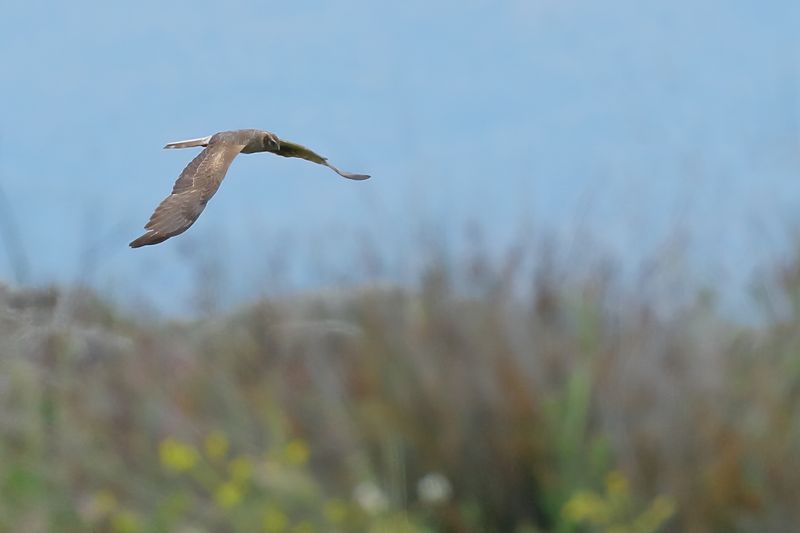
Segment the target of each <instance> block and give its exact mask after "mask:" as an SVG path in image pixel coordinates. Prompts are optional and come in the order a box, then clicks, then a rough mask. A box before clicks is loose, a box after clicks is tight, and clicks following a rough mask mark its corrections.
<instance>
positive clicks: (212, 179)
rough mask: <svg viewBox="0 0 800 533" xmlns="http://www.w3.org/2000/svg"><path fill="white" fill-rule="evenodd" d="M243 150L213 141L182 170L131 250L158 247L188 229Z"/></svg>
mask: <svg viewBox="0 0 800 533" xmlns="http://www.w3.org/2000/svg"><path fill="white" fill-rule="evenodd" d="M242 148H243V145H238V144H225V143H215V142H214V141H213V139H212V141H211V142H210V143H209V145H208V147H207V148H206V149H205V150H203V151H202V152H200V154H198V156H197V157H195V158H194V159H192V161H191V162H190V163H189V164H188V165H187V166H186V168H185V169H183V172H181V175H180V176H178V179H177V180H175V185H174V186H173V187H172V193H171V194H170V195H169V196H167V197H166V198H165V199H164V200H163V201H162V202H161V203H160V204H159V205H158V207H157V208H156V210H155V211H154V212H153V214H152V215H151V216H150V220H149V221H148V222H147V224H146V225H145V229H146V230H147V232H146V233H145V234H144V235H142V236H141V237H139V238H138V239H136V240H134V241H132V242H131V243H130V246H131V248H138V247H140V246H146V245H149V244H158V243H160V242H164V241H165V240H167V239H169V238H170V237H174V236H175V235H179V234H181V233H183V232H184V231H186V230H187V229H189V228H190V227H191V225H192V224H194V222H195V221H196V220H197V218H198V217H199V216H200V213H202V212H203V209H205V207H206V203H207V202H208V200H209V199H211V197H212V196H214V193H216V192H217V189H219V186H220V184H221V183H222V180H223V178H225V174H226V173H227V172H228V168H229V167H230V165H231V163H232V162H233V159H234V158H235V157H236V156H237V154H239V152H241V151H242Z"/></svg>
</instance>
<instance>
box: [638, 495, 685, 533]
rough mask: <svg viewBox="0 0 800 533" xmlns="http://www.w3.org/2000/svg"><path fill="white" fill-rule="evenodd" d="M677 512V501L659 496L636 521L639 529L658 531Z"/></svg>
mask: <svg viewBox="0 0 800 533" xmlns="http://www.w3.org/2000/svg"><path fill="white" fill-rule="evenodd" d="M673 514H675V502H673V501H672V500H671V499H670V498H667V497H666V496H658V497H656V499H654V500H653V502H652V503H651V504H650V506H649V507H648V508H647V510H645V511H644V512H643V513H642V514H641V515H640V516H639V517H638V518H637V519H636V521H635V522H634V526H635V528H636V530H637V531H658V530H659V529H661V527H662V526H663V525H664V523H665V522H666V521H667V520H669V519H670V518H672V515H673Z"/></svg>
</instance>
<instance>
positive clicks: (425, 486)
mask: <svg viewBox="0 0 800 533" xmlns="http://www.w3.org/2000/svg"><path fill="white" fill-rule="evenodd" d="M452 494H453V487H452V486H451V485H450V481H448V480H447V478H446V477H444V475H442V474H440V473H438V472H431V473H430V474H425V475H424V476H422V478H420V480H419V481H418V482H417V496H419V499H420V500H422V501H423V502H425V503H429V504H432V505H435V504H437V503H443V502H446V501H447V500H449V499H450V496H451V495H452Z"/></svg>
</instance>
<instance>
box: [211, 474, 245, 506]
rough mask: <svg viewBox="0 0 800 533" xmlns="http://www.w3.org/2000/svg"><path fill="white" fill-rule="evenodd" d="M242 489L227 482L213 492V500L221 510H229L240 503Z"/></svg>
mask: <svg viewBox="0 0 800 533" xmlns="http://www.w3.org/2000/svg"><path fill="white" fill-rule="evenodd" d="M243 496H244V495H243V494H242V489H240V488H239V486H238V485H236V483H233V482H232V481H227V482H225V483H223V484H222V485H220V486H219V487H217V490H216V491H214V500H215V501H216V502H217V505H219V506H220V507H222V508H223V509H230V508H231V507H233V506H235V505H237V504H238V503H239V502H240V501H242V497H243Z"/></svg>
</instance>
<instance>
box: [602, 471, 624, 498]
mask: <svg viewBox="0 0 800 533" xmlns="http://www.w3.org/2000/svg"><path fill="white" fill-rule="evenodd" d="M606 490H607V491H608V494H611V495H614V496H622V495H624V494H627V493H628V480H627V479H625V476H624V475H623V474H622V472H620V471H619V470H614V471H613V472H609V474H608V475H607V476H606Z"/></svg>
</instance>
